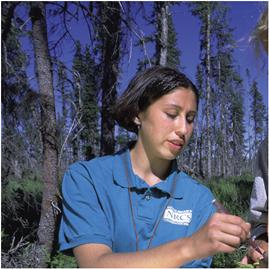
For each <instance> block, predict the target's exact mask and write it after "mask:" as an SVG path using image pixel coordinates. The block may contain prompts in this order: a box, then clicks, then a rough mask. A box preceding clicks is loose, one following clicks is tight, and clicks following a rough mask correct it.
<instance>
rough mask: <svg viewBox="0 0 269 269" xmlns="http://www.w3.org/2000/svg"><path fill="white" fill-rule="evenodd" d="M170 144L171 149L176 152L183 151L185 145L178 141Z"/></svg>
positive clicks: (170, 141) (172, 141)
mask: <svg viewBox="0 0 269 269" xmlns="http://www.w3.org/2000/svg"><path fill="white" fill-rule="evenodd" d="M168 143H169V145H170V147H171V148H172V149H174V150H179V149H182V148H183V146H184V143H182V142H181V141H177V140H169V141H168Z"/></svg>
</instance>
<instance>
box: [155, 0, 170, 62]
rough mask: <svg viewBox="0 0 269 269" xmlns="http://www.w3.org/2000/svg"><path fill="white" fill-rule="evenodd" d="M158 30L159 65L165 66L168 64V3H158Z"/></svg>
mask: <svg viewBox="0 0 269 269" xmlns="http://www.w3.org/2000/svg"><path fill="white" fill-rule="evenodd" d="M157 6H158V8H157V12H158V13H157V25H158V26H157V29H158V31H159V34H158V36H159V38H157V48H158V49H157V53H158V54H157V57H158V61H157V63H158V64H159V65H163V66H165V65H166V64H167V54H168V12H169V6H168V3H167V2H157Z"/></svg>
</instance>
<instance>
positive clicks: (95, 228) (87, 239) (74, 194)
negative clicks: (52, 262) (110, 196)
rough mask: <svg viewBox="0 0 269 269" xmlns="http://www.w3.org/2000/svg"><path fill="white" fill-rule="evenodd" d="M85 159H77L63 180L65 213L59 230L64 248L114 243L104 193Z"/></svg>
mask: <svg viewBox="0 0 269 269" xmlns="http://www.w3.org/2000/svg"><path fill="white" fill-rule="evenodd" d="M92 177H93V175H91V173H90V171H89V169H88V167H87V166H86V164H85V163H82V162H81V163H75V164H73V165H72V166H70V168H69V169H68V170H67V172H66V173H65V175H64V178H63V182H62V196H63V215H62V219H61V225H60V231H59V245H60V250H61V251H63V250H67V249H71V248H74V247H76V246H78V245H82V244H87V243H101V244H106V245H108V246H109V247H111V246H112V239H111V232H110V228H109V223H108V220H107V218H106V215H105V213H104V211H103V208H102V205H101V203H100V197H99V195H100V194H99V195H98V193H97V191H96V188H95V186H94V183H93V180H92Z"/></svg>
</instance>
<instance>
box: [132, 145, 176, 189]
mask: <svg viewBox="0 0 269 269" xmlns="http://www.w3.org/2000/svg"><path fill="white" fill-rule="evenodd" d="M130 156H131V163H132V168H133V171H134V173H135V174H136V175H138V176H139V177H140V178H142V179H143V180H144V181H145V182H146V183H147V184H148V185H149V186H153V185H155V184H157V183H159V182H161V181H162V180H164V179H165V178H166V177H167V176H168V174H169V171H170V168H171V161H170V160H164V159H160V158H153V157H152V156H150V154H149V153H147V152H146V151H145V148H144V147H143V145H142V143H141V142H139V141H137V143H136V144H135V145H134V147H133V148H132V149H131V150H130Z"/></svg>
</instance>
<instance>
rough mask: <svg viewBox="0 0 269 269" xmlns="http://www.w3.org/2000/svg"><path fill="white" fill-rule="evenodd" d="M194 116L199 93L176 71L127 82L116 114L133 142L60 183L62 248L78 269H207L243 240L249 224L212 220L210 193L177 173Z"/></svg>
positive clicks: (153, 71)
mask: <svg viewBox="0 0 269 269" xmlns="http://www.w3.org/2000/svg"><path fill="white" fill-rule="evenodd" d="M197 109H198V92H197V89H196V88H195V86H194V85H193V83H192V82H191V81H190V80H189V79H188V78H187V77H186V76H185V75H183V74H181V73H179V72H177V71H176V70H174V69H171V68H167V67H160V66H156V67H153V68H150V69H147V70H146V71H144V72H142V73H139V74H138V75H137V76H136V77H135V78H134V79H133V80H132V81H131V83H130V84H129V86H128V88H127V90H126V91H125V93H124V94H123V95H122V96H121V98H120V99H119V100H118V102H117V104H116V109H115V113H114V114H115V118H116V120H117V121H118V123H119V125H120V126H122V127H124V128H126V129H127V130H128V131H132V132H135V133H136V134H137V141H136V142H134V143H132V144H131V145H129V147H128V148H126V149H124V150H121V151H120V152H118V153H116V154H114V155H112V156H104V157H100V158H96V159H94V160H91V161H90V162H79V163H76V164H74V165H72V166H71V167H70V168H69V170H68V171H67V172H66V174H65V177H64V180H63V187H62V190H63V218H62V223H61V228H60V249H61V250H67V249H73V252H74V255H75V257H76V259H77V262H78V264H79V266H80V267H180V266H184V267H209V266H210V263H211V257H210V256H211V255H213V254H215V253H217V252H231V251H233V250H234V249H235V248H236V247H238V246H239V245H240V243H241V242H242V241H245V240H246V238H247V236H248V234H249V229H250V225H249V224H248V223H245V221H243V220H242V219H241V218H239V217H237V216H232V215H226V214H220V213H215V211H216V209H215V207H214V205H213V204H212V200H213V199H214V197H213V195H212V193H211V192H210V191H209V190H208V189H207V188H206V187H204V186H203V185H201V184H199V183H198V182H196V181H195V180H194V179H192V178H191V177H189V176H188V175H186V174H185V173H183V172H181V171H178V169H177V165H176V160H175V159H176V157H177V156H178V155H179V154H180V152H181V151H182V150H183V148H184V147H185V146H186V145H187V143H188V141H189V139H190V137H191V134H192V131H193V125H194V120H195V117H196V113H197Z"/></svg>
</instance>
